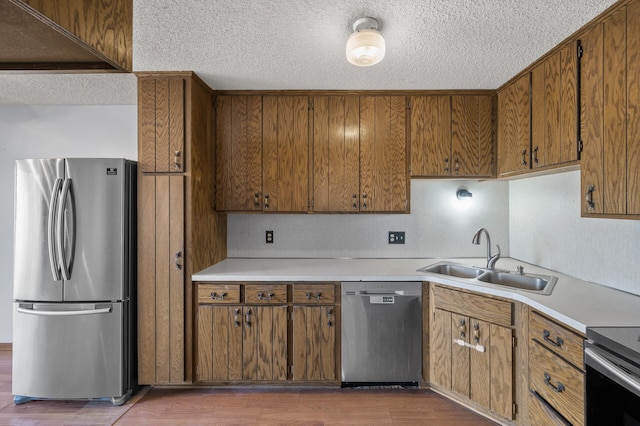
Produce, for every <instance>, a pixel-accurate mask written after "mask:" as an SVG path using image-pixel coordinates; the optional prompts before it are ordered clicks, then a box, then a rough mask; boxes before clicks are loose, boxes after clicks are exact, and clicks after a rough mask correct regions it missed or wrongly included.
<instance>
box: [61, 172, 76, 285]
mask: <svg viewBox="0 0 640 426" xmlns="http://www.w3.org/2000/svg"><path fill="white" fill-rule="evenodd" d="M70 192H71V179H65V180H64V183H63V184H62V195H60V207H59V208H58V221H57V226H56V227H57V233H58V240H57V243H58V244H57V246H58V258H59V265H60V269H61V270H62V278H64V279H65V280H70V279H71V264H72V263H73V254H74V251H75V235H74V233H75V212H74V207H73V197H69V193H70ZM67 199H69V200H71V202H70V203H69V213H70V214H71V217H70V220H69V223H67V224H65V212H66V209H65V206H66V205H67ZM65 225H67V226H66V227H65ZM65 230H67V232H68V233H69V247H67V249H68V252H69V260H68V263H67V259H66V258H65V253H64V237H65V232H64V231H65Z"/></svg>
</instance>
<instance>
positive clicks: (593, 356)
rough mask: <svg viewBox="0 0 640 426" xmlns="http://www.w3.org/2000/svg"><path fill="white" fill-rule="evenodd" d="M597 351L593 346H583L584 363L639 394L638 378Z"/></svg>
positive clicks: (639, 381)
mask: <svg viewBox="0 0 640 426" xmlns="http://www.w3.org/2000/svg"><path fill="white" fill-rule="evenodd" d="M599 352H600V351H598V350H597V349H595V348H585V350H584V358H585V363H586V364H587V365H590V366H592V367H594V368H595V369H596V370H598V371H600V372H601V373H603V374H605V375H607V376H608V377H609V378H610V379H612V380H614V381H615V382H616V383H618V384H619V385H621V386H624V387H625V388H627V389H629V390H630V391H632V392H633V393H635V394H636V395H637V396H640V380H638V379H636V378H635V376H632V375H630V374H628V373H626V372H625V371H624V370H622V369H620V368H619V367H618V366H617V365H615V364H614V363H613V362H611V361H609V360H608V359H607V358H606V357H605V356H603V355H602V354H601V353H599ZM602 370H604V371H602ZM609 375H610V376H609ZM611 376H613V377H611Z"/></svg>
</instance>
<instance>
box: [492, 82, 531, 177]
mask: <svg viewBox="0 0 640 426" xmlns="http://www.w3.org/2000/svg"><path fill="white" fill-rule="evenodd" d="M529 105H530V96H529V74H528V73H527V74H524V75H523V76H521V77H520V78H518V79H517V80H514V81H513V82H511V83H510V84H509V85H507V86H505V87H504V88H503V89H502V90H501V91H500V92H499V93H498V175H499V176H508V175H510V174H513V173H516V172H521V171H526V170H528V169H529V166H530V164H531V152H530V150H529V147H530V138H529V129H530V125H531V120H530V111H529Z"/></svg>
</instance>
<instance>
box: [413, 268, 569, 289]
mask: <svg viewBox="0 0 640 426" xmlns="http://www.w3.org/2000/svg"><path fill="white" fill-rule="evenodd" d="M418 271H419V272H429V273H433V274H440V275H447V276H450V277H456V278H464V279H468V280H470V281H471V282H473V283H475V284H492V285H495V286H503V287H511V288H514V289H517V290H523V291H530V292H533V293H537V294H544V295H549V294H551V291H552V290H553V287H554V286H555V284H556V281H557V280H558V278H557V277H553V276H547V275H535V274H518V273H515V272H507V271H493V270H489V269H484V268H476V267H473V266H465V265H459V264H456V263H449V262H440V263H436V264H434V265H430V266H425V267H424V268H420V269H418Z"/></svg>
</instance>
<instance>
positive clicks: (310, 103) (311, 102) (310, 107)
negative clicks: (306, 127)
mask: <svg viewBox="0 0 640 426" xmlns="http://www.w3.org/2000/svg"><path fill="white" fill-rule="evenodd" d="M309 109H313V99H309Z"/></svg>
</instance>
